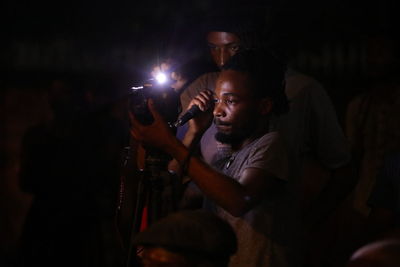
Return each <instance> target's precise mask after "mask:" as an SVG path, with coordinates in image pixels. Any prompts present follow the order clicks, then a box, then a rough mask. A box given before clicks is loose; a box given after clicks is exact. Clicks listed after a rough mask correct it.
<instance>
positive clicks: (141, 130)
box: [130, 90, 214, 153]
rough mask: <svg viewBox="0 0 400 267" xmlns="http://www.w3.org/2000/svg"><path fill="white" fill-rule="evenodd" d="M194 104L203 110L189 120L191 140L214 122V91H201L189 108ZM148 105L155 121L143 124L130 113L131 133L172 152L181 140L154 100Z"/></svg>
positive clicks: (138, 139) (141, 140)
mask: <svg viewBox="0 0 400 267" xmlns="http://www.w3.org/2000/svg"><path fill="white" fill-rule="evenodd" d="M193 105H197V106H198V107H199V108H200V110H201V111H203V112H202V113H201V114H199V115H198V116H196V117H195V118H193V119H191V120H190V121H189V130H188V136H191V137H192V138H190V139H192V140H190V141H189V142H191V141H193V139H194V138H196V137H200V136H201V135H202V134H203V133H204V132H205V131H206V130H207V129H208V127H210V125H211V123H212V120H213V113H212V111H213V107H214V101H213V92H211V91H209V90H205V91H203V92H201V93H200V94H199V95H198V96H196V97H195V98H194V99H193V100H192V101H191V102H190V104H189V107H188V109H190V108H191V107H192V106H193ZM148 107H149V110H150V112H151V115H152V116H153V118H154V122H153V123H152V124H150V125H146V126H145V125H142V124H141V123H140V122H139V121H138V120H137V118H136V117H135V115H134V114H133V113H130V118H131V122H132V129H131V134H132V136H133V137H134V138H135V139H136V140H137V141H139V142H141V143H144V144H146V145H150V146H153V147H156V148H160V149H162V150H164V151H165V152H168V153H170V152H171V149H173V147H174V146H175V145H176V144H177V143H179V141H178V140H177V139H176V138H175V136H174V135H173V134H172V131H171V129H170V127H169V126H168V125H167V123H166V122H165V121H164V119H163V118H162V116H161V115H160V113H159V112H158V111H157V110H156V108H155V107H154V102H153V101H152V100H151V99H150V100H149V101H148Z"/></svg>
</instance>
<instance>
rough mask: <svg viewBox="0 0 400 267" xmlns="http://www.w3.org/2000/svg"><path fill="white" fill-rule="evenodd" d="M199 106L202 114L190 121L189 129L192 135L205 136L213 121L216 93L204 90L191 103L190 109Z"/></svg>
mask: <svg viewBox="0 0 400 267" xmlns="http://www.w3.org/2000/svg"><path fill="white" fill-rule="evenodd" d="M193 105H197V106H198V107H199V108H200V110H201V111H202V112H201V114H199V115H198V116H196V117H194V118H193V119H191V120H190V121H189V129H188V131H190V132H191V133H192V134H196V135H198V134H203V133H204V132H205V131H206V130H207V129H208V128H209V127H210V125H211V123H212V121H213V118H214V116H213V110H214V93H213V92H212V91H210V90H204V91H202V92H201V93H200V94H198V95H197V96H196V97H195V98H193V99H192V101H191V102H190V103H189V106H188V109H190V108H191V107H192V106H193Z"/></svg>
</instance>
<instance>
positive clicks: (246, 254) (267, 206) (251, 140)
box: [131, 50, 288, 267]
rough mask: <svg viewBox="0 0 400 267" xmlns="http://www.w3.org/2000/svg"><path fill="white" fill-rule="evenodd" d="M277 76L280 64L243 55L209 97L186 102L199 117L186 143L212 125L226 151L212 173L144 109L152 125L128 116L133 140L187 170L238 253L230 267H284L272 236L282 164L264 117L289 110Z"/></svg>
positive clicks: (248, 53) (256, 55) (281, 251)
mask: <svg viewBox="0 0 400 267" xmlns="http://www.w3.org/2000/svg"><path fill="white" fill-rule="evenodd" d="M264 70H267V71H268V75H265V74H264ZM284 73H285V66H284V64H282V63H281V62H279V61H278V60H276V59H275V58H274V57H272V56H270V55H269V54H268V53H261V52H257V53H255V52H253V51H250V50H248V51H242V52H239V53H237V54H236V55H234V56H233V57H232V58H231V59H230V60H229V61H228V62H227V63H226V64H225V65H224V66H223V69H222V71H221V74H220V75H219V77H218V79H217V82H216V89H215V93H213V92H211V91H207V90H205V91H203V92H201V93H200V94H199V95H197V96H196V97H195V98H194V99H193V100H192V101H191V102H190V104H189V107H191V106H193V105H197V106H198V107H199V108H200V110H202V111H203V113H202V114H201V115H199V116H198V117H196V118H194V119H192V120H190V126H189V129H188V134H187V136H186V137H188V136H190V138H187V139H186V140H187V141H189V143H192V142H195V141H196V140H197V139H198V138H199V137H201V135H202V134H203V133H204V131H205V130H206V129H207V128H208V127H209V125H210V124H211V123H212V122H214V124H215V126H216V128H217V133H216V135H215V138H216V139H217V140H218V141H219V142H221V143H224V144H229V145H230V146H231V148H232V154H231V155H229V156H228V157H222V158H220V159H219V160H218V161H215V162H213V166H212V167H211V166H210V165H208V164H206V163H205V162H204V161H202V160H201V159H200V158H199V157H196V156H191V153H190V150H189V149H188V148H187V147H186V146H185V145H183V144H182V143H181V142H180V141H179V140H178V139H177V138H176V137H175V136H174V135H173V134H172V133H171V131H170V129H169V127H168V125H167V124H166V123H165V122H164V120H163V119H162V117H161V115H160V114H159V113H158V112H157V111H156V110H155V108H154V106H153V105H152V104H151V102H150V105H149V109H150V111H151V112H152V115H153V117H154V123H153V124H151V125H148V126H146V125H142V124H140V123H139V121H138V120H137V119H136V117H135V116H134V114H131V121H132V130H131V133H132V135H133V137H134V138H135V139H136V140H138V141H139V142H141V143H144V144H147V145H151V146H153V147H155V148H158V149H161V150H163V151H164V152H166V153H168V154H169V155H171V156H172V157H173V158H175V159H176V160H177V161H178V162H179V163H180V164H183V165H186V169H187V173H188V175H189V176H190V177H191V178H192V180H193V181H194V183H196V185H197V186H198V188H199V189H200V190H201V192H202V193H203V194H204V196H205V197H206V198H207V201H205V203H204V206H203V207H204V208H206V209H208V210H210V211H212V212H214V213H215V214H217V215H218V216H219V217H220V218H222V219H223V220H224V221H227V222H228V223H229V224H230V225H231V226H232V228H233V229H234V231H235V234H236V236H237V239H238V250H237V252H236V254H235V255H233V256H232V258H231V261H230V264H229V266H235V267H241V266H243V267H244V266H246V267H247V266H254V267H260V266H265V267H269V266H276V267H277V266H287V263H286V262H287V260H288V258H287V257H286V256H285V247H284V246H282V245H281V244H279V243H278V242H276V241H275V240H274V236H273V234H272V231H273V228H274V223H275V222H274V214H275V212H276V209H275V204H276V202H277V201H278V200H279V199H280V198H281V197H282V196H283V189H284V186H285V181H286V180H287V158H286V153H285V148H284V146H283V144H282V143H281V141H280V137H279V134H278V133H277V132H276V131H270V129H269V119H270V116H271V115H272V114H275V115H276V116H279V115H281V114H283V113H285V112H287V110H288V102H287V98H286V96H285V94H284V91H283V83H282V81H283V79H284ZM204 238H207V237H206V236H204Z"/></svg>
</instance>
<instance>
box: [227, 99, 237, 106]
mask: <svg viewBox="0 0 400 267" xmlns="http://www.w3.org/2000/svg"><path fill="white" fill-rule="evenodd" d="M225 103H226V104H228V105H233V104H235V103H236V102H235V100H232V99H227V100H225Z"/></svg>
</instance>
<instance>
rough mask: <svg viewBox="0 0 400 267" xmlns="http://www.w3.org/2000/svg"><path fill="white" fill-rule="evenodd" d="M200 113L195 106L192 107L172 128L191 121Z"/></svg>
mask: <svg viewBox="0 0 400 267" xmlns="http://www.w3.org/2000/svg"><path fill="white" fill-rule="evenodd" d="M201 112H202V111H201V109H200V108H199V106H197V105H193V106H192V107H191V108H190V109H188V110H187V111H186V112H185V114H183V115H182V116H181V117H180V118H179V119H178V120H177V121H176V122H175V123H174V126H175V127H178V126H182V125H184V124H185V123H186V122H188V121H189V120H191V119H193V118H194V117H196V116H197V115H198V114H200V113H201Z"/></svg>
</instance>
